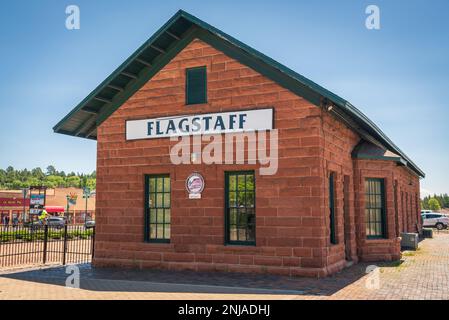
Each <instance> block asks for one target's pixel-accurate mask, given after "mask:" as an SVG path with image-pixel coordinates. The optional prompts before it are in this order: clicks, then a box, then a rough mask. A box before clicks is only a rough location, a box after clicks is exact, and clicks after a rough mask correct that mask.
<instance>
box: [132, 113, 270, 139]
mask: <svg viewBox="0 0 449 320" xmlns="http://www.w3.org/2000/svg"><path fill="white" fill-rule="evenodd" d="M271 129H273V109H271V108H270V109H257V110H247V111H232V112H220V113H207V114H198V115H186V116H174V117H165V118H156V119H145V120H129V121H127V122H126V140H137V139H154V138H166V137H172V136H186V135H194V134H221V133H237V132H244V131H256V130H271Z"/></svg>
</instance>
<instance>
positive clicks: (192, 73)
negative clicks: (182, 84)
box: [186, 67, 207, 105]
mask: <svg viewBox="0 0 449 320" xmlns="http://www.w3.org/2000/svg"><path fill="white" fill-rule="evenodd" d="M206 71H207V69H206V67H197V68H190V69H186V104H187V105H190V104H201V103H207V73H206Z"/></svg>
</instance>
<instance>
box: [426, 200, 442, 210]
mask: <svg viewBox="0 0 449 320" xmlns="http://www.w3.org/2000/svg"><path fill="white" fill-rule="evenodd" d="M429 209H430V210H432V211H440V210H441V205H440V203H439V202H438V200H437V199H436V198H432V199H429Z"/></svg>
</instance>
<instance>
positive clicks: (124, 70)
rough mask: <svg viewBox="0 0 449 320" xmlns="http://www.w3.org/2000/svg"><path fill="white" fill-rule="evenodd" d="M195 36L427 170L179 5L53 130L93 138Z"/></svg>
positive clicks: (341, 104)
mask: <svg viewBox="0 0 449 320" xmlns="http://www.w3.org/2000/svg"><path fill="white" fill-rule="evenodd" d="M195 38H199V39H201V40H202V41H204V42H206V43H208V44H209V45H211V46H213V47H215V48H216V49H218V50H220V51H222V52H224V53H225V54H227V55H228V56H230V57H232V58H234V59H236V60H238V61H240V62H241V63H243V64H246V65H247V66H249V67H251V68H253V69H254V70H256V71H258V72H259V73H261V74H263V75H265V76H266V77H268V78H270V79H271V80H273V81H275V82H277V83H278V84H279V85H281V86H283V87H285V88H287V89H289V90H290V91H292V92H294V93H296V94H298V95H300V96H302V97H303V98H305V99H307V100H308V101H310V102H311V103H313V104H315V105H316V106H319V107H323V106H324V107H329V108H328V110H329V112H331V113H332V114H334V115H335V116H336V117H338V118H339V119H340V120H341V121H343V122H344V123H346V124H347V125H348V126H349V127H351V128H352V129H353V130H355V131H356V132H358V133H359V134H360V135H361V136H362V138H363V139H365V140H366V141H369V142H371V143H373V144H375V145H378V146H380V147H382V148H384V149H386V150H390V151H392V152H394V153H396V154H398V155H400V157H401V158H402V159H403V160H404V161H405V162H406V165H407V166H408V167H410V168H411V169H412V170H413V171H414V172H415V173H416V174H418V175H419V176H421V177H424V176H425V174H424V172H423V171H421V169H419V168H418V166H416V165H415V164H414V163H413V162H412V161H411V160H410V158H408V157H407V155H405V154H404V153H403V152H402V151H401V150H400V149H399V148H398V147H397V146H396V145H395V144H394V143H393V142H392V141H391V140H390V139H389V138H388V137H387V136H386V135H385V134H384V133H383V132H382V131H381V130H380V129H379V128H378V127H377V126H376V125H375V124H374V123H373V122H372V121H371V120H370V119H368V117H366V116H365V115H364V114H363V113H362V112H361V111H360V110H358V109H357V108H356V107H354V106H353V105H352V104H350V103H349V102H348V101H346V100H344V99H343V98H341V97H339V96H338V95H336V94H334V93H332V92H330V91H329V90H327V89H325V88H323V87H321V86H320V85H318V84H316V83H315V82H313V81H311V80H309V79H307V78H305V77H304V76H302V75H300V74H298V73H296V72H295V71H293V70H291V69H289V68H287V67H286V66H284V65H282V64H280V63H279V62H277V61H275V60H273V59H271V58H269V57H267V56H266V55H264V54H262V53H260V52H259V51H257V50H255V49H253V48H251V47H249V46H247V45H245V44H244V43H242V42H240V41H238V40H237V39H235V38H233V37H231V36H229V35H227V34H226V33H224V32H222V31H220V30H218V29H217V28H215V27H213V26H211V25H209V24H207V23H206V22H204V21H202V20H200V19H198V18H196V17H194V16H192V15H191V14H189V13H187V12H185V11H182V10H180V11H178V12H177V13H176V14H175V15H174V16H173V17H172V18H171V19H170V20H168V21H167V23H165V24H164V25H163V26H162V27H161V28H160V29H159V30H158V31H157V32H156V33H155V34H154V35H153V36H152V37H151V38H150V39H148V41H146V42H145V43H144V44H143V45H142V46H141V47H140V48H139V49H137V51H136V52H134V53H133V54H132V55H131V56H130V57H129V58H128V59H127V60H126V61H125V62H124V63H123V64H122V65H121V66H119V67H118V68H117V69H116V70H115V71H114V72H113V73H112V74H111V75H110V76H109V77H108V78H107V79H106V80H104V81H103V82H102V83H101V84H100V85H99V86H98V87H97V88H95V89H94V90H93V91H92V92H91V93H90V94H89V95H88V96H87V97H86V98H85V99H84V100H83V101H81V103H80V104H78V105H77V106H76V107H75V108H74V109H73V110H72V111H71V112H70V113H69V114H67V116H65V117H64V118H63V119H62V120H61V121H60V122H59V123H58V124H57V125H56V126H55V127H54V128H53V130H54V131H55V132H57V133H62V134H67V135H71V136H76V137H82V138H88V139H94V140H95V139H96V135H97V127H98V126H99V125H100V124H101V123H102V122H103V121H104V120H106V119H107V118H108V117H109V116H110V115H111V114H112V113H113V112H114V111H115V110H117V109H118V108H119V107H120V106H121V105H122V104H123V103H124V102H125V101H126V100H127V99H129V98H130V97H131V96H132V95H133V94H134V93H135V92H137V91H138V90H139V89H140V88H141V87H142V86H143V85H144V84H145V83H146V82H148V80H150V79H151V78H152V77H153V76H154V75H155V74H156V73H157V72H158V71H159V70H161V69H162V68H163V67H164V66H165V65H166V64H167V63H168V62H169V61H170V60H171V59H173V58H174V57H175V56H176V55H177V54H178V53H179V52H180V51H181V50H182V49H183V48H185V47H186V46H187V45H188V44H189V43H190V42H191V41H192V40H193V39H195Z"/></svg>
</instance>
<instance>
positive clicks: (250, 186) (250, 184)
mask: <svg viewBox="0 0 449 320" xmlns="http://www.w3.org/2000/svg"><path fill="white" fill-rule="evenodd" d="M246 190H248V191H254V175H247V176H246Z"/></svg>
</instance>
